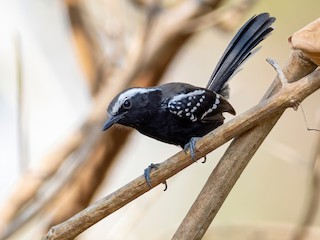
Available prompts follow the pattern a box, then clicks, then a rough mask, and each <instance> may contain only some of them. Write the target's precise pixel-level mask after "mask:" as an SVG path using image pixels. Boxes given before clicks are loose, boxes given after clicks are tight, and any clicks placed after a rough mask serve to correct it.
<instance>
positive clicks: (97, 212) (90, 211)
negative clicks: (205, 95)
mask: <svg viewBox="0 0 320 240" xmlns="http://www.w3.org/2000/svg"><path fill="white" fill-rule="evenodd" d="M294 56H295V55H294ZM319 88H320V70H317V71H315V72H314V73H312V74H310V75H308V76H307V77H305V78H303V79H301V80H300V81H298V82H295V83H292V84H286V85H285V86H284V87H283V88H282V89H281V90H280V91H279V92H278V93H277V94H275V95H274V96H272V97H270V98H269V99H267V100H265V101H262V102H261V103H260V104H258V105H257V106H255V107H253V108H251V109H250V110H248V111H247V112H245V113H243V114H241V115H239V116H237V117H235V118H234V119H233V120H231V121H229V122H227V123H226V124H224V125H222V126H220V127H219V128H217V129H215V130H214V131H212V132H210V133H209V134H207V135H206V136H205V137H203V138H202V139H200V140H199V141H198V142H197V152H196V153H197V158H198V159H199V158H202V157H203V156H206V155H207V154H208V153H209V152H211V151H213V150H214V149H216V148H218V147H219V146H221V145H222V144H224V143H226V142H227V141H229V140H231V139H232V138H234V137H236V136H238V135H240V134H242V133H244V132H246V131H248V130H249V129H251V128H252V127H254V126H256V125H258V124H261V122H263V121H265V122H266V123H267V124H269V120H270V118H271V119H272V117H274V116H278V115H279V113H282V112H283V111H284V110H285V109H286V108H288V107H292V104H293V103H297V102H302V101H303V100H304V99H305V98H306V97H307V96H309V95H310V94H311V93H313V92H314V91H316V90H317V89H319ZM273 119H274V118H273ZM249 133H250V132H249ZM233 145H234V144H233ZM241 153H243V152H241ZM250 153H251V154H253V151H250ZM192 163H193V161H192V160H191V159H190V157H189V155H186V154H185V153H184V152H183V151H181V152H179V153H178V154H176V155H174V156H172V157H171V158H169V159H168V160H166V161H164V162H163V163H161V164H160V166H159V168H158V169H157V170H156V171H154V172H152V174H151V179H152V184H153V186H157V185H158V184H160V183H162V182H164V181H165V180H166V179H168V178H170V177H172V176H173V175H174V174H176V173H178V172H179V171H181V170H182V169H184V168H186V167H187V166H189V165H191V164H192ZM217 168H218V167H217ZM243 168H244V166H243ZM233 172H236V170H234V171H233ZM226 185H227V186H229V187H230V189H231V187H232V186H233V185H231V184H230V183H228V182H227V183H226ZM224 188H226V187H224ZM149 190H150V189H149V187H148V185H147V184H146V182H145V179H144V177H143V176H140V177H138V178H136V179H135V180H133V181H132V182H130V183H128V184H127V185H125V186H124V187H122V188H120V189H118V190H117V191H115V192H114V193H112V194H110V195H109V196H107V197H105V198H103V199H101V200H99V201H97V202H96V203H94V204H92V205H91V206H89V207H88V208H86V209H84V210H83V211H81V212H79V213H78V214H76V215H75V216H73V217H72V218H70V219H69V220H67V221H65V222H63V223H61V224H59V225H56V226H54V227H52V228H51V229H50V231H49V232H48V233H47V235H46V236H44V237H43V239H73V238H75V237H76V236H78V235H79V234H80V233H82V232H83V231H85V230H86V229H87V228H89V227H90V226H92V225H93V224H95V223H97V222H98V221H100V220H101V219H103V218H104V217H106V216H108V215H109V214H111V213H113V212H114V211H116V210H118V209H119V208H121V207H123V206H124V205H126V204H127V203H129V202H131V201H132V200H134V199H136V198H137V197H139V196H141V195H142V194H143V193H145V192H147V191H149ZM219 191H221V190H219ZM219 191H218V192H219ZM180 239H188V238H180ZM191 239H192V238H191Z"/></svg>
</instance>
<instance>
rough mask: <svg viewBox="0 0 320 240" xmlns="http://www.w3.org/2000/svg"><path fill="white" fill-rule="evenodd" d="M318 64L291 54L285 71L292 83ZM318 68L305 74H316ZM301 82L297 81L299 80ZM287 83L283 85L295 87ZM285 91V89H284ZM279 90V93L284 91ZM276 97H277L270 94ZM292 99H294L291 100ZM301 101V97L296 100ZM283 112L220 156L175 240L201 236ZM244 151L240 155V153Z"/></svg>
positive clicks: (297, 53)
mask: <svg viewBox="0 0 320 240" xmlns="http://www.w3.org/2000/svg"><path fill="white" fill-rule="evenodd" d="M316 67H317V66H316V65H315V64H313V63H312V62H310V61H309V60H308V59H305V57H304V55H303V54H302V53H301V52H300V51H294V52H293V54H292V55H291V57H290V59H289V62H288V64H287V66H286V67H285V68H284V73H285V75H286V77H287V79H288V81H289V82H294V81H297V80H299V79H300V78H302V77H304V76H306V75H307V74H309V73H310V72H312V71H313V70H314V69H315V68H316ZM315 74H317V71H316V72H314V73H312V74H310V75H309V76H307V77H305V78H304V79H308V78H309V77H311V76H315ZM299 82H300V81H298V82H297V83H299ZM293 84H296V83H292V84H286V86H284V88H285V89H286V88H287V87H288V86H292V85H293ZM280 87H281V85H280V80H279V79H278V78H276V81H274V82H273V84H272V86H271V87H270V88H269V90H268V91H267V93H266V94H265V96H264V98H263V100H262V102H263V101H264V100H265V99H268V98H269V97H270V96H276V95H278V94H277V92H278V91H279V89H280ZM282 90H283V89H282ZM282 90H280V92H281V91H282ZM271 98H274V97H271ZM291 100H292V99H291ZM296 100H298V99H296ZM282 112H283V111H280V112H279V113H278V114H276V115H273V116H271V115H270V116H269V117H268V119H267V121H265V122H260V123H259V125H258V126H256V127H255V128H253V129H251V130H249V131H248V132H246V133H244V134H242V135H240V136H238V137H237V138H235V139H234V140H233V141H232V143H231V144H230V146H229V148H228V149H227V151H226V152H225V154H224V155H223V157H222V158H221V160H220V162H219V163H218V165H217V166H216V168H215V169H214V171H213V172H212V174H211V175H210V177H209V178H208V180H207V182H206V184H205V186H204V187H203V189H202V191H201V193H200V194H199V196H198V197H197V199H196V201H195V202H194V204H193V206H192V207H191V209H190V210H189V212H188V214H187V215H186V217H185V218H184V220H183V222H182V223H181V224H180V226H179V228H178V230H177V231H176V233H175V234H174V236H173V239H201V238H202V236H203V235H204V233H205V232H206V230H207V229H208V227H209V225H210V224H211V222H212V220H213V219H214V217H215V215H216V214H217V212H218V211H219V209H220V207H221V206H222V204H223V202H224V200H225V199H226V197H227V196H228V194H229V192H230V191H231V189H232V187H233V186H234V184H235V183H236V181H237V180H238V178H239V177H240V175H241V173H242V172H243V170H244V169H245V167H246V166H247V164H248V163H249V161H250V159H251V158H252V156H253V155H254V153H255V152H256V151H257V149H258V148H259V147H260V145H261V144H262V142H263V141H264V139H265V138H266V137H267V135H268V134H269V132H270V131H271V130H272V128H273V126H274V125H275V124H276V122H277V120H278V119H279V118H280V116H281V114H282ZM239 153H241V154H239Z"/></svg>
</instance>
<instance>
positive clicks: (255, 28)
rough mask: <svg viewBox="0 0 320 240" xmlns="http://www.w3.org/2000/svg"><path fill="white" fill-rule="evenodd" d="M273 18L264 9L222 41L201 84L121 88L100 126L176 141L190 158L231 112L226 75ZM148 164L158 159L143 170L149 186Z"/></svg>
mask: <svg viewBox="0 0 320 240" xmlns="http://www.w3.org/2000/svg"><path fill="white" fill-rule="evenodd" d="M275 20H276V18H274V17H271V16H270V14H269V13H260V14H258V15H254V16H253V17H251V18H250V19H249V20H248V21H247V22H246V23H245V24H244V25H243V26H242V27H241V28H240V29H239V31H238V32H237V33H236V35H235V36H234V37H233V39H232V40H231V42H230V43H229V45H228V46H227V48H226V50H225V51H224V53H223V54H222V57H221V58H220V60H219V61H218V64H217V65H216V67H215V69H214V71H213V73H212V75H211V77H210V79H209V81H208V84H207V86H206V87H198V86H194V85H191V84H188V83H183V82H171V83H165V84H162V85H158V86H153V87H145V88H143V87H134V88H129V89H126V90H123V91H122V92H120V93H119V94H118V95H117V96H115V97H114V99H113V100H112V101H111V102H110V104H109V106H108V108H107V114H108V116H109V118H108V119H107V121H106V122H105V124H104V126H103V131H105V130H107V129H109V128H110V127H111V126H113V125H115V124H119V125H123V126H127V127H131V128H134V129H136V130H138V131H139V132H140V133H142V134H144V135H146V136H148V137H151V138H154V139H156V140H159V141H161V142H165V143H169V144H174V145H177V146H181V147H182V148H183V149H184V150H185V152H187V150H188V149H189V151H190V155H191V158H192V159H193V160H195V158H196V156H195V147H196V142H197V140H198V139H199V138H201V137H203V136H204V135H206V134H207V133H209V132H210V131H212V130H214V129H215V128H217V127H219V126H220V125H222V124H223V123H224V120H225V118H224V116H223V113H230V114H232V115H235V114H236V112H235V110H234V108H233V107H232V106H231V104H230V103H229V102H228V100H227V99H228V98H229V80H230V79H231V78H232V76H233V75H234V74H235V73H236V72H237V71H238V70H239V67H240V66H241V65H242V63H244V61H245V60H247V59H248V57H249V56H250V55H252V54H253V53H254V52H255V51H256V50H257V49H258V48H256V47H257V45H258V44H259V43H260V42H261V41H263V40H264V39H265V38H266V37H267V36H268V35H270V33H271V32H272V31H273V28H272V27H271V25H272V23H273V22H274V21H275ZM248 91H252V90H251V89H250V88H248ZM152 168H157V165H156V164H151V165H150V166H149V167H148V168H147V169H145V174H144V176H145V178H146V181H147V184H148V185H149V186H150V187H151V180H150V171H151V169H152Z"/></svg>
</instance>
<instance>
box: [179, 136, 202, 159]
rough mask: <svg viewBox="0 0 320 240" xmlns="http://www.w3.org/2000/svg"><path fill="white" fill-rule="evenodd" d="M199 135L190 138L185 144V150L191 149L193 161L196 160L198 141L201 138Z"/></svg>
mask: <svg viewBox="0 0 320 240" xmlns="http://www.w3.org/2000/svg"><path fill="white" fill-rule="evenodd" d="M199 139H200V138H199V137H193V138H191V139H190V141H189V142H188V143H187V144H186V145H184V148H183V150H184V152H185V153H187V152H188V150H190V156H191V159H192V161H194V162H196V143H197V141H198V140H199Z"/></svg>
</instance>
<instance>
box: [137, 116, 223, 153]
mask: <svg viewBox="0 0 320 240" xmlns="http://www.w3.org/2000/svg"><path fill="white" fill-rule="evenodd" d="M160 119H162V121H161V122H159V120H160ZM222 123H223V122H210V123H203V122H189V121H185V120H182V119H179V118H177V117H175V116H173V117H170V118H169V119H165V120H164V119H163V118H158V119H154V120H153V121H151V122H149V123H148V124H143V125H140V126H138V127H136V129H137V130H138V131H139V132H140V133H142V134H144V135H146V136H148V137H151V138H154V139H157V140H159V141H162V142H165V143H169V144H174V145H179V146H181V147H183V146H184V145H185V144H187V143H188V142H189V141H190V139H191V138H192V137H202V136H204V135H205V134H207V133H208V132H210V131H211V130H213V129H215V128H217V127H218V126H220V125H221V124H222Z"/></svg>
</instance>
